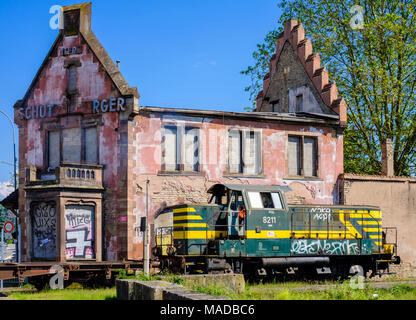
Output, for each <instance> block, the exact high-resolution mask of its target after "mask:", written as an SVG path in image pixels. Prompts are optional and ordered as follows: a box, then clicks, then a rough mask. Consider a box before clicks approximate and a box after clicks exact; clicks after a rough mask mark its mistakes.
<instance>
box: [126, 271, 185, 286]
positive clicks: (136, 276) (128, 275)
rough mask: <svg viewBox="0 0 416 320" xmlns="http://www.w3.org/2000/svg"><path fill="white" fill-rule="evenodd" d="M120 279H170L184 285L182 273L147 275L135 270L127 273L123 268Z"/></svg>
mask: <svg viewBox="0 0 416 320" xmlns="http://www.w3.org/2000/svg"><path fill="white" fill-rule="evenodd" d="M118 279H136V280H139V281H168V282H172V283H176V284H180V285H183V283H184V280H183V278H182V277H181V276H180V275H175V274H173V273H169V272H164V273H160V274H149V275H146V274H144V273H143V272H139V273H137V274H135V273H134V272H130V273H127V272H126V270H121V271H120V272H119V275H118Z"/></svg>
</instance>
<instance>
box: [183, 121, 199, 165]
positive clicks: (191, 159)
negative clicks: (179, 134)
mask: <svg viewBox="0 0 416 320" xmlns="http://www.w3.org/2000/svg"><path fill="white" fill-rule="evenodd" d="M198 141H199V130H198V129H197V128H185V141H184V142H185V143H184V145H185V150H184V170H185V171H199V142H198Z"/></svg>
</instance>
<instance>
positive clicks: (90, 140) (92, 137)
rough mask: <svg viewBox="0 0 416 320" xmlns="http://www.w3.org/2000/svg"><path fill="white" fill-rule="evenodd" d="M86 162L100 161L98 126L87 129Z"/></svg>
mask: <svg viewBox="0 0 416 320" xmlns="http://www.w3.org/2000/svg"><path fill="white" fill-rule="evenodd" d="M84 150H85V162H86V163H97V162H98V148H97V127H92V128H86V129H85V149H84Z"/></svg>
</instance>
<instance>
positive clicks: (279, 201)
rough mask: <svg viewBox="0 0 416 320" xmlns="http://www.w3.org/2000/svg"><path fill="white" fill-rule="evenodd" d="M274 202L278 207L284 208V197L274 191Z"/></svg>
mask: <svg viewBox="0 0 416 320" xmlns="http://www.w3.org/2000/svg"><path fill="white" fill-rule="evenodd" d="M272 199H273V204H274V207H275V208H276V209H283V205H282V199H281V198H280V195H279V194H278V193H277V192H273V193H272Z"/></svg>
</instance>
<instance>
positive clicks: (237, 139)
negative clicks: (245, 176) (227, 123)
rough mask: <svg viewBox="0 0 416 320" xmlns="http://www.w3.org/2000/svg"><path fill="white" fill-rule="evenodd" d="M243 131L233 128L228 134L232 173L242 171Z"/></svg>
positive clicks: (230, 169)
mask: <svg viewBox="0 0 416 320" xmlns="http://www.w3.org/2000/svg"><path fill="white" fill-rule="evenodd" d="M241 149H242V148H241V131H238V130H231V131H230V132H229V135H228V166H229V171H230V173H242V172H243V164H242V157H241V153H242V150H241Z"/></svg>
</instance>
